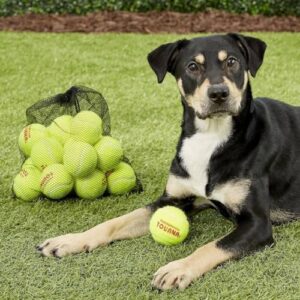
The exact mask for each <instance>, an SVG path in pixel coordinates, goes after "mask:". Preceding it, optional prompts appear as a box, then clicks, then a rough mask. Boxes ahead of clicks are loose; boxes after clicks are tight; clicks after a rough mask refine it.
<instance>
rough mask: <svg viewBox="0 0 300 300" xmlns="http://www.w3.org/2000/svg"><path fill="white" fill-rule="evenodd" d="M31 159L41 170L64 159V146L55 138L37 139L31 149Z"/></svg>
mask: <svg viewBox="0 0 300 300" xmlns="http://www.w3.org/2000/svg"><path fill="white" fill-rule="evenodd" d="M31 159H32V161H33V163H34V165H35V166H36V167H37V168H39V169H40V170H43V169H45V168H46V167H47V166H50V165H52V164H55V163H61V162H62V160H63V147H62V145H61V144H60V143H59V142H58V141H57V140H56V139H54V138H50V137H48V138H43V139H41V140H39V141H37V142H36V143H35V144H34V145H33V147H32V150H31Z"/></svg>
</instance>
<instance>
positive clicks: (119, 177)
mask: <svg viewBox="0 0 300 300" xmlns="http://www.w3.org/2000/svg"><path fill="white" fill-rule="evenodd" d="M135 185H136V176H135V173H134V171H133V169H132V168H131V166H130V165H128V164H126V163H124V162H120V163H119V164H118V165H117V167H116V168H115V169H114V171H113V172H111V173H109V174H108V175H107V187H108V191H109V192H110V193H111V194H113V195H122V194H126V193H128V192H130V191H131V190H132V189H133V188H134V187H135Z"/></svg>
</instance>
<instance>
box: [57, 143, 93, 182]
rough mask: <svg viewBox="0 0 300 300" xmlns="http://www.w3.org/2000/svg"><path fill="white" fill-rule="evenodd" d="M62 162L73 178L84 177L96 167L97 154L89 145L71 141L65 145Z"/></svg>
mask: <svg viewBox="0 0 300 300" xmlns="http://www.w3.org/2000/svg"><path fill="white" fill-rule="evenodd" d="M63 162H64V165H65V167H66V169H67V170H68V172H69V173H71V174H72V175H73V176H75V177H85V176H87V175H89V174H91V173H92V172H93V171H94V170H95V168H96V166H97V152H96V150H95V148H94V147H93V146H91V145H90V144H88V143H84V142H81V141H75V140H73V139H71V140H68V141H67V142H66V144H65V147H64V157H63Z"/></svg>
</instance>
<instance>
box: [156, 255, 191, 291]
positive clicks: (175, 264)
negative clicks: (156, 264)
mask: <svg viewBox="0 0 300 300" xmlns="http://www.w3.org/2000/svg"><path fill="white" fill-rule="evenodd" d="M195 277H196V276H195V274H193V270H192V269H191V268H190V267H189V266H188V264H187V263H186V261H185V260H184V259H180V260H175V261H172V262H170V263H168V264H167V265H165V266H163V267H161V268H159V269H158V271H157V272H156V273H155V274H154V277H153V280H152V286H153V287H155V288H157V289H159V290H170V289H174V288H179V289H180V290H183V289H185V288H186V287H187V286H188V285H190V284H191V282H192V281H193V280H194V279H195Z"/></svg>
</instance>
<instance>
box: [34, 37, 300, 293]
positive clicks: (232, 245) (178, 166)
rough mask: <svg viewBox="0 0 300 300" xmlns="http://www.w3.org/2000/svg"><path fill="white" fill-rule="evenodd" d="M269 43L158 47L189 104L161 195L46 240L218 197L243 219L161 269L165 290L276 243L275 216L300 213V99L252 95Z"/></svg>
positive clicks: (64, 245) (64, 243) (84, 241)
mask: <svg viewBox="0 0 300 300" xmlns="http://www.w3.org/2000/svg"><path fill="white" fill-rule="evenodd" d="M265 49H266V44H265V43H264V42H262V41H261V40H259V39H256V38H252V37H246V36H242V35H238V34H228V35H217V36H211V37H201V38H195V39H192V40H180V41H177V42H174V43H170V44H165V45H162V46H160V47H159V48H157V49H156V50H154V51H153V52H151V53H150V54H149V56H148V60H149V63H150V66H151V67H152V69H153V70H154V72H155V73H156V75H157V78H158V82H159V83H161V82H162V81H163V79H164V77H165V75H166V73H167V72H170V73H171V74H172V75H174V77H175V79H176V81H177V84H178V87H179V91H180V94H181V99H182V105H183V120H182V132H181V135H180V138H179V142H178V145H177V152H176V156H175V158H174V159H173V162H172V165H171V168H170V174H169V178H168V182H167V186H166V189H165V191H164V193H163V195H162V196H161V197H160V198H159V199H158V200H157V201H156V202H154V203H152V204H150V205H148V206H147V207H145V208H140V209H137V210H135V211H133V212H131V213H129V214H126V215H124V216H121V217H118V218H115V219H112V220H109V221H106V222H104V223H102V224H100V225H98V226H96V227H94V228H92V229H90V230H87V231H85V232H82V233H75V234H67V235H63V236H59V237H56V238H51V239H48V240H46V241H45V242H44V243H42V244H41V245H40V246H38V247H37V248H38V250H39V251H40V252H41V253H42V254H43V255H46V256H56V257H62V256H65V255H68V254H73V253H79V252H82V251H91V250H93V249H95V248H96V247H98V246H106V245H108V244H109V243H111V242H112V241H114V240H121V239H127V238H135V237H139V236H142V235H145V234H147V233H148V223H149V219H150V217H151V214H152V213H153V211H155V209H157V208H158V207H162V206H165V205H170V204H171V205H176V206H178V207H180V208H182V209H183V210H184V211H185V212H186V213H188V214H189V213H192V212H193V211H200V210H201V209H202V208H204V207H207V206H210V207H213V208H215V209H217V210H219V211H220V213H221V214H223V215H224V216H226V217H227V218H230V219H231V220H232V221H233V222H234V223H235V224H236V227H235V229H234V230H233V231H232V232H231V233H229V234H228V235H227V236H225V237H222V238H220V239H218V240H216V241H212V242H210V243H208V244H207V245H204V246H202V247H200V248H199V249H197V250H196V251H195V252H194V253H192V254H191V255H189V256H188V257H185V258H183V259H179V260H176V261H173V262H170V263H169V264H167V265H166V266H163V267H162V268H160V269H159V270H158V271H157V272H156V273H155V275H154V278H153V281H152V284H153V286H154V287H156V288H159V289H161V290H166V289H171V288H176V287H178V288H180V289H184V288H185V287H187V286H188V285H189V284H190V283H191V282H192V281H194V280H195V279H196V278H198V277H200V276H201V275H203V274H204V273H206V272H208V271H209V270H211V269H212V268H214V267H215V266H217V265H219V264H221V263H223V262H225V261H226V260H228V259H231V258H235V257H239V256H241V255H243V254H245V253H249V252H251V251H254V250H257V249H259V248H262V247H264V246H266V245H271V244H273V243H274V241H273V237H272V222H273V223H274V222H284V221H289V220H292V219H297V218H298V217H299V216H300V190H299V187H300V159H299V156H300V108H297V107H292V106H289V105H287V104H284V103H281V102H279V101H276V100H271V99H267V98H259V99H255V100H253V98H252V94H251V88H250V82H249V76H250V75H252V76H255V74H256V72H257V70H258V69H259V67H260V66H261V64H262V61H263V57H264V52H265ZM199 197H200V198H201V199H203V203H202V204H199V205H198V204H197V203H199V202H198V200H196V199H199Z"/></svg>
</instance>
